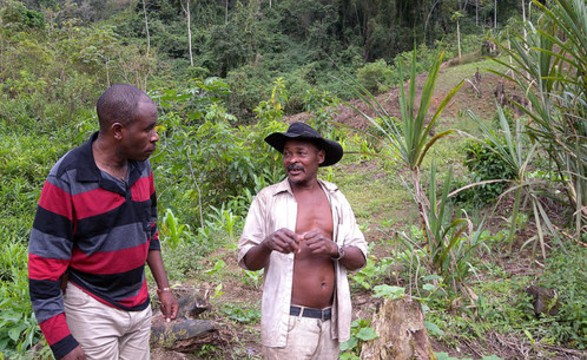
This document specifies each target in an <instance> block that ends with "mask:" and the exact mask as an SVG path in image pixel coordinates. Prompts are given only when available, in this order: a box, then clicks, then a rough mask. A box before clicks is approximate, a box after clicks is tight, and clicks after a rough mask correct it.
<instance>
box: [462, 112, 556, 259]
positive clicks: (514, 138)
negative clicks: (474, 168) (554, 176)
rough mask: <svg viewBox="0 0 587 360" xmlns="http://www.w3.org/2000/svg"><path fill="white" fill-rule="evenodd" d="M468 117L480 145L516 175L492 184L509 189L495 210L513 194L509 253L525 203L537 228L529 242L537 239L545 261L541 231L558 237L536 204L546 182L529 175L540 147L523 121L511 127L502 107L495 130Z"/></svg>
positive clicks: (516, 121) (547, 218) (502, 195)
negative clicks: (480, 135) (478, 131)
mask: <svg viewBox="0 0 587 360" xmlns="http://www.w3.org/2000/svg"><path fill="white" fill-rule="evenodd" d="M470 116H471V117H472V119H473V120H474V121H477V122H478V123H479V124H480V126H481V131H482V133H483V136H484V138H483V139H482V140H480V143H481V144H482V145H483V146H485V147H486V148H487V149H488V150H490V151H492V152H493V153H495V155H496V156H498V157H499V158H500V159H501V161H502V162H503V164H504V165H505V166H506V167H507V168H508V170H509V171H507V173H510V174H515V175H514V176H513V179H494V180H495V181H503V182H507V183H508V189H507V190H506V191H504V192H503V193H502V194H501V195H500V196H499V198H498V202H497V203H496V205H495V208H497V206H498V205H499V203H500V201H501V200H503V198H504V197H505V196H507V195H508V194H510V193H512V192H513V194H514V204H513V207H512V213H511V216H510V229H509V235H508V238H507V239H506V242H507V243H508V247H509V250H510V251H511V249H512V245H513V240H514V236H515V233H516V229H517V219H518V215H519V212H520V207H521V205H522V204H523V203H527V204H530V206H531V207H532V211H533V214H534V221H535V223H536V227H537V235H536V236H535V237H533V238H531V240H536V243H537V244H539V245H540V249H541V254H542V257H543V258H546V242H545V234H544V229H546V230H547V231H548V233H550V234H552V235H553V236H554V238H555V239H558V237H557V233H556V230H555V227H554V226H553V224H552V222H551V220H550V218H549V217H548V215H547V214H546V211H545V209H544V207H543V206H542V204H541V202H540V201H539V200H540V198H541V197H542V194H543V192H544V190H545V189H547V188H548V183H547V181H546V180H544V179H541V178H535V177H532V176H530V175H531V171H530V170H531V169H530V168H529V166H530V164H532V162H533V161H534V160H535V157H536V154H537V149H538V147H539V144H538V143H536V142H534V143H531V142H530V139H529V137H528V133H527V131H526V127H524V125H523V119H522V118H518V119H516V120H515V121H514V123H513V124H512V125H510V123H509V122H508V119H507V117H506V115H505V113H504V111H503V109H502V108H501V107H498V109H497V117H498V120H499V128H498V129H497V130H494V129H491V128H489V127H487V126H485V125H484V124H483V123H482V122H481V121H480V120H479V118H478V117H477V116H476V115H475V114H473V113H470ZM495 208H494V210H495Z"/></svg>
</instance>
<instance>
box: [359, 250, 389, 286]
mask: <svg viewBox="0 0 587 360" xmlns="http://www.w3.org/2000/svg"><path fill="white" fill-rule="evenodd" d="M371 244H372V243H371ZM370 248H371V250H372V246H370ZM391 263H392V260H391V259H390V258H383V259H378V258H376V257H375V256H374V255H369V259H368V260H367V264H366V265H365V266H364V267H363V268H362V269H361V270H359V271H357V272H356V273H354V274H351V275H350V278H351V279H352V280H353V282H354V283H355V284H358V285H360V286H361V287H362V288H364V289H365V290H371V289H373V288H374V287H375V285H376V284H380V283H383V282H385V281H386V280H387V279H388V278H389V276H390V270H389V269H390V266H391Z"/></svg>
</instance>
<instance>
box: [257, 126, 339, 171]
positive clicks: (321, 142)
mask: <svg viewBox="0 0 587 360" xmlns="http://www.w3.org/2000/svg"><path fill="white" fill-rule="evenodd" d="M292 139H298V140H308V141H310V142H312V143H314V144H316V145H317V146H318V147H319V148H320V149H322V150H324V153H325V155H324V161H323V162H322V164H320V166H321V167H324V166H330V165H334V164H336V163H337V162H339V161H340V159H342V155H343V153H344V151H343V149H342V146H341V145H340V144H339V143H338V142H336V141H332V140H328V139H324V138H322V137H312V136H305V135H303V134H295V133H287V132H285V133H273V134H270V135H269V136H267V137H266V138H265V142H266V143H268V144H269V145H271V146H272V147H273V148H274V149H275V150H277V151H279V152H280V153H282V154H283V148H284V147H285V143H286V142H287V141H288V140H292Z"/></svg>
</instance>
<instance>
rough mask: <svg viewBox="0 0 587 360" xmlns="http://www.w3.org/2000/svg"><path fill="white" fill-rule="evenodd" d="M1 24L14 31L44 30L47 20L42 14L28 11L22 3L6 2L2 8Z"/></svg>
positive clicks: (10, 0) (0, 9) (6, 0)
mask: <svg viewBox="0 0 587 360" xmlns="http://www.w3.org/2000/svg"><path fill="white" fill-rule="evenodd" d="M0 24H2V25H3V26H5V27H6V28H7V29H10V30H13V31H25V30H28V29H42V28H43V27H44V26H45V19H44V16H43V14H42V13H40V12H38V11H34V10H30V9H28V8H27V7H26V6H25V5H24V4H23V3H22V2H20V1H13V0H5V1H4V4H3V7H2V8H0Z"/></svg>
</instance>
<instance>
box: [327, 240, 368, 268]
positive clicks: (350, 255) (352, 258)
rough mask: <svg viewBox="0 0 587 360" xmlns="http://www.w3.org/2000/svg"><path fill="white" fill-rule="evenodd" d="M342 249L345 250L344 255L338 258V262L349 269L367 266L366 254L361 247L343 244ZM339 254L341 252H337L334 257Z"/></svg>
mask: <svg viewBox="0 0 587 360" xmlns="http://www.w3.org/2000/svg"><path fill="white" fill-rule="evenodd" d="M341 251H342V252H343V255H342V257H341V258H339V259H338V263H339V264H341V265H342V266H344V267H345V268H347V269H348V270H350V271H354V270H357V269H360V268H362V267H363V266H365V263H366V259H365V255H363V252H362V251H361V250H360V249H359V248H357V247H355V246H352V245H349V246H342V249H341ZM338 255H339V254H338V253H337V256H336V257H334V258H337V257H338Z"/></svg>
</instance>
